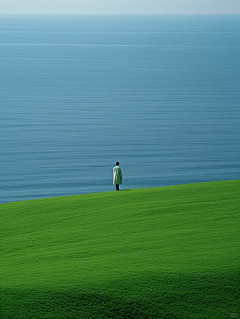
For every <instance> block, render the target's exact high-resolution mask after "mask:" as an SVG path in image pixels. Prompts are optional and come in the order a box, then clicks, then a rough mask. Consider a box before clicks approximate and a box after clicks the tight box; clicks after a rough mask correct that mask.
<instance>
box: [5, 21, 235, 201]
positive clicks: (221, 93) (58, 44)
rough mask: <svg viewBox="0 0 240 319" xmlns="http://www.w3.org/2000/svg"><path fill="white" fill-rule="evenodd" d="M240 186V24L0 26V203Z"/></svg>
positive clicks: (17, 23)
mask: <svg viewBox="0 0 240 319" xmlns="http://www.w3.org/2000/svg"><path fill="white" fill-rule="evenodd" d="M116 161H119V162H120V166H121V167H122V171H123V185H121V189H122V190H127V189H133V188H144V187H161V186H168V185H178V184H185V183H197V182H209V181H219V180H232V179H240V16H238V15H236V16H234V15H233V16H181V15H180V16H164V15H163V16H158V15H156V16H155V15H152V16H147V15H146V16H144V15H142V16H131V15H130V16H0V203H5V202H13V201H21V200H28V199H37V198H44V197H53V196H65V195H75V194H84V193H96V192H106V191H113V190H114V187H113V185H112V168H113V166H114V165H115V162H116Z"/></svg>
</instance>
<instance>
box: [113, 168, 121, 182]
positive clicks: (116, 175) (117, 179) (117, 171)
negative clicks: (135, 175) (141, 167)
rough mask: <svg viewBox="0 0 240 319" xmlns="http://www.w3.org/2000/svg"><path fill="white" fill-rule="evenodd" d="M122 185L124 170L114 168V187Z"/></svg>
mask: <svg viewBox="0 0 240 319" xmlns="http://www.w3.org/2000/svg"><path fill="white" fill-rule="evenodd" d="M118 184H122V170H121V168H120V167H119V166H115V167H113V185H118Z"/></svg>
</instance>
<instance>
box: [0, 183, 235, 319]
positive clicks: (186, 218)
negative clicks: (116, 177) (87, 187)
mask: <svg viewBox="0 0 240 319" xmlns="http://www.w3.org/2000/svg"><path fill="white" fill-rule="evenodd" d="M239 195H240V181H224V182H212V183H200V184H189V185H181V186H171V187H163V188H148V189H134V190H126V191H119V192H116V191H115V192H107V193H98V194H87V195H79V196H67V197H59V198H48V199H41V200H33V201H24V202H15V203H8V204H1V205H0V218H1V220H0V221H1V269H0V271H1V279H0V284H1V302H0V306H1V308H0V309H1V310H0V317H1V318H3V319H45V318H46V319H62V318H64V319H77V318H81V319H100V318H101V319H107V318H114V319H122V318H124V319H126V318H137V319H142V318H149V319H150V318H151V319H154V318H159V319H161V318H162V319H190V318H193V319H208V318H209V319H225V318H238V317H239V318H240V309H239V299H238V298H239V286H240V280H239V279H240V258H239V256H240V254H239V243H240V232H239V225H240V223H239V219H240V199H239Z"/></svg>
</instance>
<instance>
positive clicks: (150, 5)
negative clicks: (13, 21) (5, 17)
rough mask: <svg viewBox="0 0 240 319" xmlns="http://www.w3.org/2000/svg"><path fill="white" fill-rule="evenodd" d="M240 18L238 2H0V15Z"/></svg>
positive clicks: (143, 0) (137, 0) (238, 0)
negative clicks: (220, 16) (143, 15)
mask: <svg viewBox="0 0 240 319" xmlns="http://www.w3.org/2000/svg"><path fill="white" fill-rule="evenodd" d="M22 13H23V14H240V0H0V14H22Z"/></svg>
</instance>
